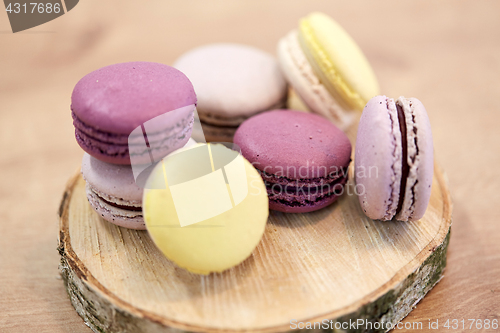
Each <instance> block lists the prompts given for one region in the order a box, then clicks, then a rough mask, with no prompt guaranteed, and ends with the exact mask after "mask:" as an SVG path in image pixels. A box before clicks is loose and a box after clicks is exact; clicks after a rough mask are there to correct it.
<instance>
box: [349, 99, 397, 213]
mask: <svg viewBox="0 0 500 333" xmlns="http://www.w3.org/2000/svg"><path fill="white" fill-rule="evenodd" d="M401 156H402V142H401V131H400V128H399V121H398V115H397V110H396V106H395V103H394V100H392V99H389V98H387V97H386V96H376V97H374V98H372V99H370V101H368V103H367V105H366V106H365V108H364V111H363V114H362V115H361V119H360V122H359V127H358V134H357V138H356V149H355V163H354V164H355V171H354V174H355V179H356V193H357V194H358V198H359V203H360V205H361V208H362V209H363V211H364V212H365V214H366V215H367V216H368V217H369V218H371V219H374V220H390V219H392V218H393V217H394V215H395V213H396V210H397V206H398V201H399V193H400V184H401V175H402V165H401Z"/></svg>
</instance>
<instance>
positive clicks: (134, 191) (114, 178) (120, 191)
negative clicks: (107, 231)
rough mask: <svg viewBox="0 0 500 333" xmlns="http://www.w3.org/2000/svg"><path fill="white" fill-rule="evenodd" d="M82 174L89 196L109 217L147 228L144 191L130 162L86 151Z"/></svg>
mask: <svg viewBox="0 0 500 333" xmlns="http://www.w3.org/2000/svg"><path fill="white" fill-rule="evenodd" d="M82 175H83V179H85V181H86V187H85V190H86V193H87V199H88V201H89V203H90V205H91V206H92V208H93V209H94V210H95V211H96V212H97V213H98V214H99V215H100V216H101V217H102V218H103V219H104V220H106V221H108V222H111V223H113V224H116V225H118V226H120V227H125V228H129V229H139V230H142V229H146V225H145V224H144V219H143V217H142V192H143V188H142V187H140V186H138V185H137V184H136V182H135V179H134V174H133V172H132V167H131V166H130V165H117V164H110V163H106V162H103V161H101V160H98V159H97V158H94V157H92V156H90V155H89V154H87V153H85V154H84V155H83V159H82Z"/></svg>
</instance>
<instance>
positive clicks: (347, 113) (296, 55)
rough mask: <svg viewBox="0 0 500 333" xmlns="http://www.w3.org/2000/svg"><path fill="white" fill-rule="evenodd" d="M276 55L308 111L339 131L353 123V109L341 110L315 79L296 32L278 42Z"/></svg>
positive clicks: (316, 78)
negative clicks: (323, 118) (335, 126)
mask: <svg viewBox="0 0 500 333" xmlns="http://www.w3.org/2000/svg"><path fill="white" fill-rule="evenodd" d="M277 53H278V59H279V63H280V66H281V69H282V71H283V73H284V75H285V76H286V78H287V80H288V82H290V84H291V85H292V86H293V89H294V90H295V92H296V93H297V95H298V96H299V97H300V99H301V100H302V101H303V102H304V104H305V105H306V106H307V108H308V109H310V111H312V112H314V113H317V114H320V115H322V116H324V117H325V118H327V119H329V120H330V121H332V122H333V123H334V124H335V125H337V126H338V127H339V128H341V129H346V128H348V127H349V125H351V124H352V123H353V122H354V119H355V118H356V117H355V113H354V112H352V111H353V110H351V109H344V108H343V107H342V106H341V105H340V104H339V103H338V101H336V100H335V99H334V98H333V97H332V96H331V94H330V92H329V91H328V90H327V88H326V87H325V86H324V85H323V84H322V83H321V81H320V80H319V78H318V77H317V75H316V73H315V72H314V70H313V68H312V67H311V65H310V63H309V61H308V60H307V58H306V56H305V54H304V51H303V50H302V48H301V47H300V44H299V39H298V32H297V31H296V30H294V31H291V32H290V33H289V34H288V35H286V36H285V37H283V38H282V39H281V40H280V41H279V43H278V49H277Z"/></svg>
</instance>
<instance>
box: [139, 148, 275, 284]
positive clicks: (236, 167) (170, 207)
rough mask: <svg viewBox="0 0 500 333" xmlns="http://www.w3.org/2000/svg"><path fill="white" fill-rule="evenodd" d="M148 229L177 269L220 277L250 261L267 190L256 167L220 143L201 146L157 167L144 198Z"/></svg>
mask: <svg viewBox="0 0 500 333" xmlns="http://www.w3.org/2000/svg"><path fill="white" fill-rule="evenodd" d="M143 214H144V220H145V222H146V228H147V230H148V232H149V234H150V235H151V238H152V239H153V241H154V243H155V244H156V245H157V247H158V248H159V249H160V250H161V251H162V252H163V253H164V254H165V256H166V257H167V258H169V259H170V260H172V261H173V262H175V263H176V264H177V265H178V266H180V267H182V268H185V269H187V270H189V271H190V272H193V273H197V274H209V273H210V272H222V271H224V270H226V269H229V268H231V267H233V266H236V265H238V264H239V263H241V262H242V261H244V260H245V259H246V258H248V257H249V256H250V255H251V253H252V251H253V250H254V249H255V247H256V246H257V245H258V243H259V241H260V239H261V238H262V235H263V233H264V229H265V225H266V222H267V218H268V215H269V207H268V199H267V191H266V187H265V185H264V182H263V181H262V178H261V177H260V175H259V173H258V172H257V170H255V168H254V167H253V166H252V165H251V164H250V162H248V161H247V160H246V159H245V158H244V157H243V156H242V155H241V154H239V153H238V152H236V151H234V150H231V149H229V148H227V147H225V146H224V145H221V144H199V145H196V146H194V147H190V148H188V149H184V150H181V151H179V152H178V153H176V154H173V155H171V156H169V157H167V158H165V159H164V160H162V162H161V163H159V164H158V165H157V166H156V167H155V168H154V169H153V171H152V172H151V174H150V175H149V178H148V181H147V184H146V189H145V191H144V197H143Z"/></svg>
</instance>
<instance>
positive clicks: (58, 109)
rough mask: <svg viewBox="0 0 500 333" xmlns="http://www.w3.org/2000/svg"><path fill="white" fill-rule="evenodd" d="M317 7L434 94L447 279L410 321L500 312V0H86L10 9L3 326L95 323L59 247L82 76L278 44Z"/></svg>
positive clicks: (373, 55)
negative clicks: (28, 11) (33, 15)
mask: <svg viewBox="0 0 500 333" xmlns="http://www.w3.org/2000/svg"><path fill="white" fill-rule="evenodd" d="M312 10H321V11H323V12H325V13H328V14H330V15H331V16H333V17H334V18H335V19H336V20H337V21H338V22H339V23H340V24H342V25H343V26H344V27H345V28H346V30H347V31H349V33H350V34H351V35H352V36H353V37H354V38H355V39H356V41H357V42H358V43H359V45H360V47H361V48H362V49H363V50H364V51H365V53H366V55H367V57H368V58H369V60H370V62H371V63H372V65H373V68H374V70H375V72H376V74H377V76H378V78H379V81H380V84H381V88H382V92H383V93H384V94H386V95H388V96H391V97H397V96H399V95H404V96H407V97H410V96H414V97H417V98H419V99H420V100H421V101H422V102H423V103H424V105H425V106H426V108H427V110H428V113H429V117H430V120H431V124H432V129H433V135H434V143H435V150H436V157H437V159H438V163H439V164H440V165H441V166H442V167H443V169H444V170H446V172H447V175H448V178H449V183H450V191H451V193H452V196H453V202H454V215H453V228H452V230H453V231H452V235H451V241H450V247H449V254H448V265H447V268H446V271H445V277H444V278H443V279H442V280H441V282H440V283H439V284H438V285H437V286H436V287H435V288H434V289H433V290H432V291H431V292H430V293H429V294H428V295H427V296H426V298H425V299H424V300H423V301H422V302H420V303H419V304H418V306H417V308H416V309H415V310H414V311H412V312H411V313H410V315H409V316H408V317H407V318H406V319H405V320H404V322H403V323H410V324H411V323H413V322H422V323H423V324H424V325H426V324H427V323H428V322H429V320H430V321H436V320H439V323H440V325H442V324H443V323H444V322H445V321H446V320H447V319H466V320H467V319H483V320H484V319H494V318H496V319H500V285H499V281H500V242H499V241H498V240H499V236H500V224H499V221H500V213H499V211H497V210H496V208H497V207H498V204H499V203H500V194H499V189H500V168H499V165H500V131H498V123H499V121H500V111H499V107H498V102H497V98H498V96H500V80H499V77H500V20H499V19H498V13H499V12H500V2H498V1H475V0H470V1H462V0H443V1H439V2H437V1H431V0H422V1H416V0H414V1H399V0H391V1H376V2H375V1H331V0H324V1H315V0H312V1H297V0H277V1H263V0H258V1H251V0H245V1H243V0H240V1H229V0H227V1H220V0H217V1H203V2H202V1H167V0H165V1H148V2H133V1H127V2H124V1H119V0H107V1H98V0H85V1H80V3H79V4H78V5H77V6H76V7H75V8H74V9H73V10H72V11H71V12H69V13H68V14H66V15H64V16H62V17H60V18H58V19H56V20H54V21H51V22H49V23H47V24H44V25H42V26H39V27H36V28H34V29H31V30H28V31H26V32H21V33H17V34H12V33H11V31H10V26H9V24H8V20H7V15H6V13H5V12H4V11H3V10H2V11H1V12H0V149H1V150H0V172H1V176H0V219H1V220H0V235H1V238H0V331H1V332H37V333H41V332H55V333H57V332H75V333H79V332H86V333H89V332H90V329H89V328H88V327H87V326H85V325H84V323H83V321H82V319H81V318H80V317H79V316H78V315H77V313H76V312H75V311H74V309H73V307H72V306H71V304H70V302H69V299H68V296H67V294H66V291H65V290H64V287H63V282H62V281H61V279H60V276H59V273H58V268H57V266H58V263H59V255H58V253H57V251H56V247H57V232H58V222H57V220H58V219H57V214H56V212H57V210H58V204H59V202H60V199H61V197H60V195H61V193H62V192H63V190H64V188H65V183H66V181H67V179H68V178H69V177H70V176H71V175H72V174H73V173H74V171H75V168H76V167H77V166H78V165H79V163H80V160H81V157H82V151H81V150H80V148H79V147H78V145H77V144H76V142H75V140H74V134H73V128H72V123H71V122H72V120H71V115H70V110H69V104H70V96H71V91H72V89H73V87H74V85H75V84H76V82H77V81H78V80H79V79H80V78H81V77H82V76H84V75H85V74H87V73H88V72H90V71H92V70H94V69H96V68H99V67H101V66H104V65H108V64H112V63H116V62H122V61H132V60H145V61H158V62H162V63H166V64H170V63H172V62H173V61H174V60H175V59H176V58H177V57H178V56H179V55H181V54H182V53H183V52H185V51H187V50H189V49H190V48H192V47H195V46H198V45H201V44H206V43H212V42H239V43H244V44H250V45H254V46H256V47H260V48H262V49H264V50H267V51H269V52H271V53H275V47H276V43H277V41H278V39H279V38H280V37H282V36H283V35H284V34H285V33H287V32H288V31H289V30H290V29H291V28H293V27H295V26H296V24H297V20H298V19H299V18H300V17H302V16H304V15H305V14H307V13H308V12H310V11H312ZM400 331H407V332H410V331H412V330H411V329H408V330H404V329H402V330H400ZM456 331H460V330H456ZM467 331H469V332H472V331H473V332H477V331H485V332H488V330H485V329H473V330H467ZM490 331H491V330H490ZM450 332H453V330H450Z"/></svg>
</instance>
